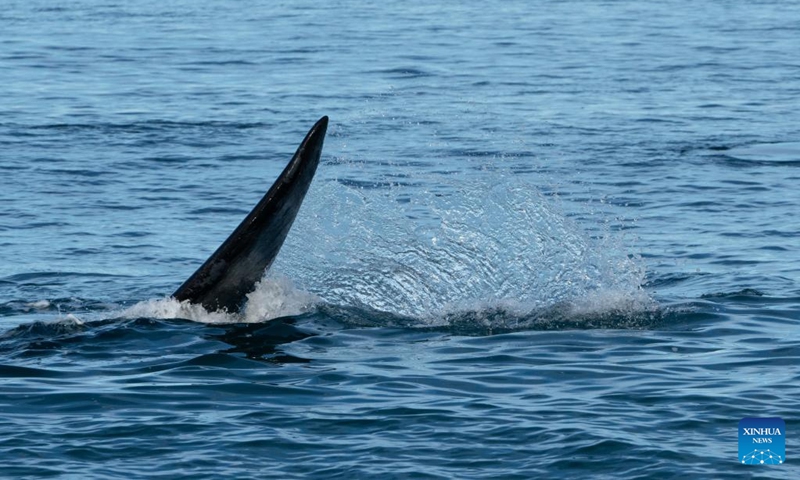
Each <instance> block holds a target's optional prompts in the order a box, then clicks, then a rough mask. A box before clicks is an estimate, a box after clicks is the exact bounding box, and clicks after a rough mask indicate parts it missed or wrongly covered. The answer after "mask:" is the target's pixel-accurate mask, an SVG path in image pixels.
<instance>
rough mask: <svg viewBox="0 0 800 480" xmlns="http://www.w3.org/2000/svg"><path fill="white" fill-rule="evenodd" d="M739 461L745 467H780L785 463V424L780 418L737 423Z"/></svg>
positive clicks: (754, 419)
mask: <svg viewBox="0 0 800 480" xmlns="http://www.w3.org/2000/svg"><path fill="white" fill-rule="evenodd" d="M739 461H740V462H742V463H744V464H746V465H780V464H782V463H783V462H785V461H786V423H785V422H784V421H783V420H781V419H780V418H777V417H775V418H743V419H742V420H741V421H739Z"/></svg>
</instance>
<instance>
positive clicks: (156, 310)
mask: <svg viewBox="0 0 800 480" xmlns="http://www.w3.org/2000/svg"><path fill="white" fill-rule="evenodd" d="M317 302H318V298H317V297H316V296H314V295H311V294H309V293H306V292H303V291H301V290H298V289H297V288H295V287H294V285H293V284H292V282H291V280H289V279H288V278H286V277H284V276H280V275H277V274H268V275H267V276H266V277H265V278H263V279H262V280H261V281H260V282H258V283H257V284H256V288H255V290H254V291H253V292H252V293H250V294H249V295H247V305H246V306H245V309H244V311H243V312H242V313H228V312H226V311H219V310H218V311H215V312H209V311H207V310H206V309H205V308H203V307H202V306H200V305H193V304H190V303H189V302H188V301H183V302H179V301H177V300H175V299H174V298H172V297H165V298H158V299H151V300H145V301H143V302H139V303H137V304H136V305H133V306H131V307H130V308H128V309H126V310H125V311H123V312H122V313H121V314H120V316H121V317H123V318H139V317H148V318H183V319H187V320H193V321H195V322H201V323H257V322H264V321H268V320H271V319H273V318H278V317H285V316H288V315H299V314H301V313H303V312H305V311H308V309H310V308H311V307H313V306H314V305H315V304H316V303H317Z"/></svg>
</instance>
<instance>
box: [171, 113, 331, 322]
mask: <svg viewBox="0 0 800 480" xmlns="http://www.w3.org/2000/svg"><path fill="white" fill-rule="evenodd" d="M327 129H328V117H322V118H321V119H320V120H319V121H318V122H317V123H316V124H315V125H314V126H313V127H312V128H311V130H309V132H308V134H307V135H306V138H305V139H304V140H303V143H301V144H300V147H298V149H297V152H295V154H294V157H292V159H291V161H289V164H288V165H287V166H286V168H285V169H284V170H283V173H281V175H280V176H279V177H278V179H277V180H276V181H275V183H274V184H273V185H272V187H270V189H269V191H267V193H266V195H264V198H262V199H261V201H260V202H258V204H257V205H256V206H255V208H253V211H251V212H250V213H249V214H248V215H247V217H245V219H244V220H243V221H242V223H241V224H240V225H239V226H238V227H236V230H234V231H233V233H232V234H231V235H230V237H228V239H227V240H225V241H224V242H223V243H222V245H220V247H219V248H218V249H217V251H216V252H214V254H213V255H211V257H209V259H208V260H206V262H205V263H204V264H203V265H202V266H201V267H200V268H199V269H197V271H196V272H194V274H193V275H192V276H191V277H189V279H188V280H186V281H185V282H184V283H183V285H181V286H180V288H178V290H176V291H175V293H174V294H172V296H173V297H175V298H176V299H177V300H179V301H184V300H188V301H189V302H190V303H196V304H200V305H202V306H203V307H204V308H205V309H206V310H208V311H210V312H211V311H215V310H221V309H225V310H227V311H228V312H238V311H239V309H240V308H241V307H242V304H243V303H244V301H245V298H246V297H247V294H248V293H250V292H252V291H253V289H254V287H255V284H256V283H257V282H258V281H259V280H261V277H262V276H263V275H264V272H265V271H266V270H267V269H268V268H269V267H270V265H272V262H273V260H275V257H276V256H277V255H278V252H279V251H280V249H281V245H283V241H284V240H285V239H286V235H287V234H288V233H289V229H290V228H291V227H292V223H294V219H295V217H296V216H297V212H298V211H299V210H300V205H301V204H302V203H303V198H305V196H306V192H308V187H309V185H310V184H311V180H313V178H314V173H315V172H316V171H317V164H318V163H319V157H320V154H321V153H322V144H323V141H324V140H325V132H326V131H327Z"/></svg>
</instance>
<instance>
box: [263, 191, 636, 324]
mask: <svg viewBox="0 0 800 480" xmlns="http://www.w3.org/2000/svg"><path fill="white" fill-rule="evenodd" d="M459 180H460V181H459V182H458V183H456V182H455V181H452V182H451V183H450V184H442V183H440V184H439V185H438V186H436V187H432V188H425V187H409V186H407V185H405V186H403V188H402V189H399V188H398V189H394V188H385V186H381V187H378V188H370V187H369V186H366V187H365V186H364V185H346V184H342V183H340V182H333V181H329V182H325V183H322V184H316V185H315V186H314V188H313V189H312V192H313V193H312V194H311V195H310V197H309V198H307V199H306V204H305V205H304V207H303V208H304V211H303V212H302V214H301V215H300V217H299V218H298V221H297V223H296V225H295V226H294V229H293V231H292V235H290V238H289V240H288V242H287V244H286V245H285V246H284V248H283V250H282V252H281V255H280V256H279V257H278V259H277V261H276V263H275V265H274V266H273V268H274V269H277V270H279V271H282V272H286V273H287V274H290V275H291V276H292V278H293V279H294V280H295V282H296V283H297V284H298V285H299V286H300V287H301V288H302V289H304V290H307V291H309V292H313V293H314V294H315V295H317V296H318V297H319V298H320V299H321V300H322V301H324V302H325V303H328V304H334V305H345V306H350V307H358V308H365V309H371V310H379V311H384V312H389V313H392V314H395V315H402V316H411V317H416V318H419V319H422V320H423V321H428V322H436V321H440V320H441V318H442V316H443V315H447V314H449V313H452V312H456V311H475V310H480V309H487V308H488V309H491V308H496V307H498V306H502V307H503V308H504V309H508V308H512V309H513V310H515V311H518V312H530V311H534V310H541V309H546V308H550V307H553V306H554V305H563V304H570V305H572V308H574V309H576V311H580V312H582V313H586V312H588V311H590V310H592V309H594V310H598V311H603V310H614V309H619V308H624V309H626V310H630V309H637V308H650V307H651V306H652V301H651V300H650V299H649V297H648V296H647V295H646V294H645V293H644V292H643V290H642V289H641V288H640V285H641V284H642V282H643V279H644V268H643V265H642V264H641V260H639V259H636V258H632V257H630V256H629V255H627V254H626V253H625V251H624V246H623V244H622V242H621V240H620V239H619V238H618V237H617V236H614V235H612V234H611V232H609V231H606V232H601V233H602V234H600V235H589V234H587V233H586V231H585V230H583V229H582V228H581V227H580V225H578V224H577V223H576V222H574V221H572V220H571V219H570V218H569V217H568V216H567V215H565V214H564V213H563V212H562V211H561V209H560V208H559V204H558V202H557V200H555V199H553V198H552V197H546V196H544V195H542V194H541V193H540V192H539V191H538V190H537V189H536V188H535V187H533V186H532V185H530V184H527V183H524V182H521V181H516V180H513V179H512V180H509V179H507V178H503V179H502V181H500V182H496V183H493V184H489V183H486V182H485V181H483V182H477V181H465V180H464V179H463V178H462V179H459ZM509 306H511V307H509Z"/></svg>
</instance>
